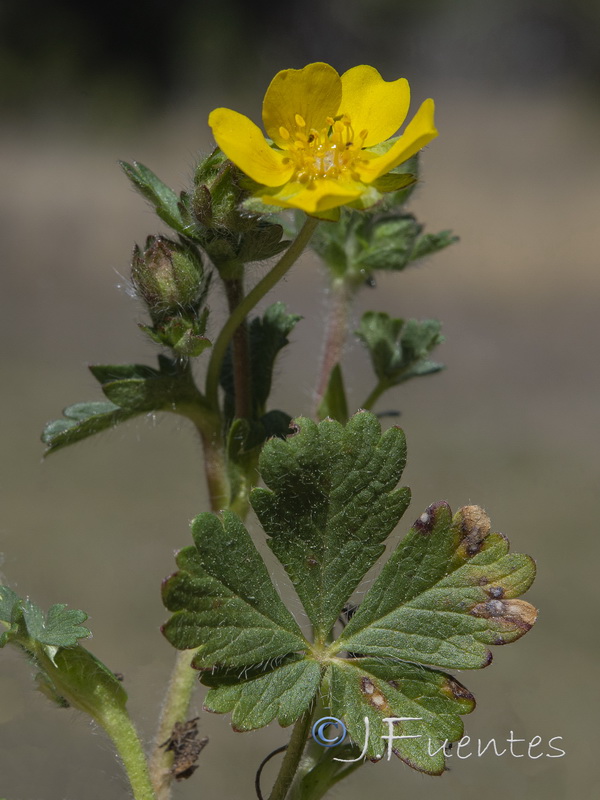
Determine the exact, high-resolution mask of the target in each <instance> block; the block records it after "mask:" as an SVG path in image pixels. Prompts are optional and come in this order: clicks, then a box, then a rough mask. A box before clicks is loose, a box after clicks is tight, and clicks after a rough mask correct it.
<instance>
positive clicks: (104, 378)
mask: <svg viewBox="0 0 600 800" xmlns="http://www.w3.org/2000/svg"><path fill="white" fill-rule="evenodd" d="M89 369H90V372H91V373H92V375H93V376H94V377H95V378H96V380H97V381H98V382H99V383H100V384H101V386H102V391H103V392H104V394H105V395H106V397H107V398H108V399H109V400H110V401H111V402H113V403H115V405H118V406H119V407H120V408H122V409H124V410H126V411H133V412H134V413H136V414H143V413H146V412H148V411H157V410H159V409H162V408H168V407H169V406H172V405H173V403H176V402H177V397H178V395H179V393H180V389H181V387H180V385H179V384H178V381H177V373H176V372H175V371H174V370H173V369H172V362H169V363H168V365H167V364H164V368H163V369H161V370H157V369H153V368H152V367H148V366H145V365H144V364H119V365H111V366H106V365H97V366H96V365H94V366H91V367H90V368H89Z"/></svg>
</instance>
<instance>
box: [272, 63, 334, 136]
mask: <svg viewBox="0 0 600 800" xmlns="http://www.w3.org/2000/svg"><path fill="white" fill-rule="evenodd" d="M341 99H342V84H341V81H340V76H339V75H338V74H337V72H336V71H335V69H334V68H333V67H330V66H329V64H323V63H322V62H317V63H315V64H309V65H308V66H306V67H304V68H303V69H284V70H282V71H281V72H278V73H277V75H275V77H274V78H273V80H272V81H271V84H270V86H269V88H268V89H267V93H266V94H265V99H264V101H263V114H262V115H263V123H264V126H265V130H266V132H267V133H268V135H269V137H270V138H271V139H272V140H273V141H274V142H275V143H276V144H278V145H279V146H280V147H284V148H285V147H286V146H287V147H289V141H288V140H287V139H286V138H285V137H284V136H282V134H281V132H280V128H284V129H285V130H287V131H288V132H289V133H292V132H293V131H294V130H296V129H297V127H298V120H297V119H296V116H297V115H299V116H300V117H301V120H300V121H301V122H305V123H306V125H305V127H303V128H302V130H303V131H306V132H307V134H308V133H309V132H310V129H311V128H316V129H317V130H319V131H320V130H321V129H322V128H324V127H326V125H327V117H334V116H335V115H336V114H337V111H338V108H339V105H340V100H341Z"/></svg>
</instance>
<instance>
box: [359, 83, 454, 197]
mask: <svg viewBox="0 0 600 800" xmlns="http://www.w3.org/2000/svg"><path fill="white" fill-rule="evenodd" d="M433 112H434V104H433V100H431V99H429V100H425V101H424V102H423V103H422V104H421V107H420V108H419V110H418V111H417V113H416V114H415V116H414V117H413V118H412V120H411V121H410V122H409V124H408V126H407V128H406V130H405V131H404V133H403V134H402V136H400V138H399V139H398V141H397V142H395V143H394V144H393V145H392V147H390V149H389V150H388V151H387V153H384V154H383V155H381V156H375V157H374V158H371V159H370V160H369V161H368V162H367V163H366V164H356V166H355V169H356V172H357V173H358V174H359V175H360V177H361V179H362V180H364V181H365V182H366V183H371V182H372V181H374V180H376V179H377V178H379V177H380V176H381V175H385V174H386V173H387V172H389V171H390V170H391V169H394V167H397V166H398V164H402V163H403V162H404V161H407V160H408V159H409V158H410V157H411V156H414V154H415V153H418V152H419V150H420V149H421V148H422V147H425V145H426V144H428V143H429V142H430V141H431V140H432V139H435V137H436V136H437V135H438V132H437V130H436V129H435V123H434V121H433ZM364 155H365V156H367V157H368V152H367V151H364Z"/></svg>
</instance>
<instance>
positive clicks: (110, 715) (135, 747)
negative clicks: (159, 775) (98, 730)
mask: <svg viewBox="0 0 600 800" xmlns="http://www.w3.org/2000/svg"><path fill="white" fill-rule="evenodd" d="M97 721H98V722H99V723H100V724H101V725H102V727H103V728H104V730H105V731H106V732H107V733H108V735H109V736H110V738H111V739H112V741H113V743H114V745H115V747H116V749H117V753H118V754H119V756H120V758H121V761H122V762H123V767H124V768H125V771H126V773H127V777H128V778H129V783H130V784H131V790H132V792H133V797H134V800H158V797H159V795H158V794H155V791H154V788H153V786H154V784H153V782H152V780H151V778H150V775H149V772H148V765H147V763H146V756H145V754H144V750H143V748H142V745H141V742H140V740H139V737H138V735H137V733H136V730H135V728H134V727H133V723H132V722H131V719H130V718H129V715H128V714H127V712H126V711H125V709H122V710H121V709H117V708H111V709H109V710H108V711H106V712H105V713H103V714H102V718H101V719H98V720H97Z"/></svg>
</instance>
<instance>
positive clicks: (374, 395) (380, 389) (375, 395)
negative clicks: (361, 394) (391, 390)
mask: <svg viewBox="0 0 600 800" xmlns="http://www.w3.org/2000/svg"><path fill="white" fill-rule="evenodd" d="M387 388H388V386H387V384H385V383H383V382H380V383H378V384H377V386H376V387H375V388H374V389H373V391H372V392H371V394H370V395H369V396H368V397H367V399H366V400H365V402H364V403H363V404H362V406H361V408H363V409H364V410H365V411H371V409H372V408H373V406H374V405H375V403H376V402H377V401H378V400H379V398H380V397H381V395H382V394H383V393H384V392H385V390H386V389H387Z"/></svg>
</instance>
